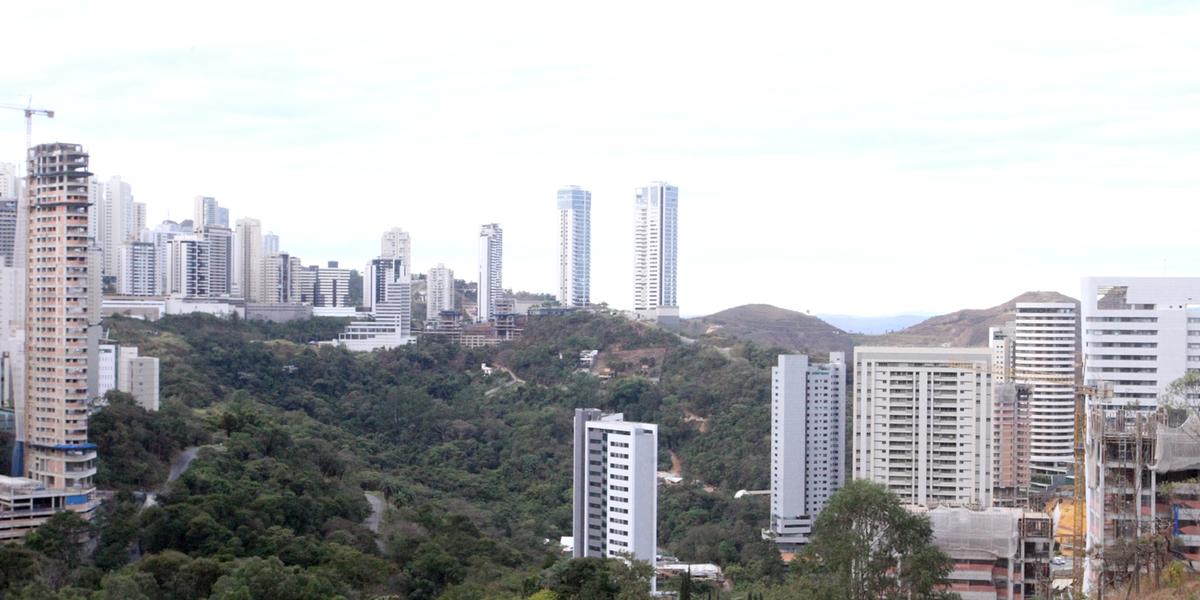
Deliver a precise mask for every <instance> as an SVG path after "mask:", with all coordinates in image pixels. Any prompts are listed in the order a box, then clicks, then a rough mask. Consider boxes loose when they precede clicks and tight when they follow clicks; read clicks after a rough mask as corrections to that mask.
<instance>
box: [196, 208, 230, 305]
mask: <svg viewBox="0 0 1200 600" xmlns="http://www.w3.org/2000/svg"><path fill="white" fill-rule="evenodd" d="M203 237H204V243H206V244H208V293H209V295H211V296H229V295H230V294H231V293H232V292H233V232H232V231H230V229H229V228H228V227H222V226H220V225H209V226H207V227H205V228H204V233H203Z"/></svg>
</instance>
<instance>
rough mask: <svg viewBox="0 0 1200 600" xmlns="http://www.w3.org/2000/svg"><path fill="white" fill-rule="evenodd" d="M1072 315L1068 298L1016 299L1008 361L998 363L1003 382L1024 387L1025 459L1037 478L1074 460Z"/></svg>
mask: <svg viewBox="0 0 1200 600" xmlns="http://www.w3.org/2000/svg"><path fill="white" fill-rule="evenodd" d="M1078 315H1079V313H1078V309H1077V307H1076V306H1075V304H1074V303H1073V302H1018V303H1017V305H1016V320H1015V321H1014V322H1013V325H1012V339H1011V346H1012V347H1011V353H1010V354H1009V355H1008V356H1009V360H1010V361H1011V362H1010V363H1009V364H1005V365H1003V366H1002V367H1001V370H1002V371H1003V376H1004V377H1005V380H1006V381H1007V382H1011V383H1014V384H1017V385H1023V386H1028V387H1029V392H1030V395H1029V426H1030V440H1029V442H1030V461H1031V462H1032V465H1033V471H1034V473H1035V474H1037V475H1041V476H1043V477H1052V476H1054V475H1056V474H1066V473H1068V472H1069V471H1070V470H1071V468H1072V465H1073V464H1074V461H1075V453H1074V447H1075V387H1076V383H1077V381H1076V375H1075V374H1076V364H1075V363H1076V338H1075V331H1076V328H1077V327H1078V325H1079V316H1078ZM1042 483H1048V482H1047V481H1043V482H1042Z"/></svg>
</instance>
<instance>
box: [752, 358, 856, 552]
mask: <svg viewBox="0 0 1200 600" xmlns="http://www.w3.org/2000/svg"><path fill="white" fill-rule="evenodd" d="M845 430H846V355H845V354H844V353H842V352H830V353H829V363H827V364H812V363H809V360H808V357H807V356H803V355H793V354H784V355H780V356H779V364H778V365H777V366H775V367H772V368H771V525H770V529H771V533H772V534H773V535H774V539H775V543H776V544H777V545H778V546H779V547H780V549H781V550H787V551H795V550H796V549H797V548H798V547H799V546H801V545H803V544H807V543H808V541H809V535H811V534H812V526H813V522H814V521H815V520H816V518H817V515H818V514H820V513H821V510H823V509H824V508H825V505H826V504H827V503H828V502H829V497H830V496H831V495H833V493H834V492H836V491H837V490H839V489H841V487H842V485H844V484H845V472H846V451H845V442H846V436H845Z"/></svg>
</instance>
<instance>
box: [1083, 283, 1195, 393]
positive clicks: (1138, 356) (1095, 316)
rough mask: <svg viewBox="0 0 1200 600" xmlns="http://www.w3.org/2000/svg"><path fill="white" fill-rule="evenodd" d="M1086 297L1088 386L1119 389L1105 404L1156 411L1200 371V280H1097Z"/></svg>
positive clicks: (1086, 289)
mask: <svg viewBox="0 0 1200 600" xmlns="http://www.w3.org/2000/svg"><path fill="white" fill-rule="evenodd" d="M1081 293H1082V294H1083V295H1082V296H1080V301H1081V302H1082V305H1083V310H1082V313H1083V353H1084V354H1083V367H1084V370H1083V377H1084V383H1085V384H1086V385H1089V386H1097V385H1099V384H1100V383H1101V382H1107V384H1108V385H1110V386H1111V388H1112V394H1111V397H1110V398H1104V399H1102V400H1098V401H1097V402H1098V404H1099V406H1102V407H1103V408H1112V409H1115V408H1129V409H1138V410H1151V411H1152V410H1154V409H1155V408H1157V407H1158V398H1159V396H1160V395H1162V394H1163V393H1164V392H1166V391H1167V388H1168V387H1169V386H1170V385H1171V383H1172V382H1174V381H1175V380H1176V379H1179V378H1180V377H1183V376H1184V375H1185V374H1186V373H1187V372H1188V371H1189V370H1196V369H1200V301H1198V299H1200V278H1197V277H1089V278H1085V279H1084V280H1083V291H1082V292H1081Z"/></svg>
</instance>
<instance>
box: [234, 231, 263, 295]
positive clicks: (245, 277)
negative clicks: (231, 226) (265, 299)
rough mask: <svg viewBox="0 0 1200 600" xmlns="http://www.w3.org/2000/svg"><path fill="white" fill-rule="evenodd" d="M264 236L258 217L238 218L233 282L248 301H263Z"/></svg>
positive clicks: (235, 235) (237, 291) (235, 233)
mask: <svg viewBox="0 0 1200 600" xmlns="http://www.w3.org/2000/svg"><path fill="white" fill-rule="evenodd" d="M262 265H263V237H262V223H261V222H259V220H258V219H249V218H246V219H238V220H237V230H236V231H235V232H234V241H233V282H234V286H233V287H234V288H235V290H236V293H237V294H240V295H241V297H242V298H245V299H246V302H262V298H261V293H262Z"/></svg>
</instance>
